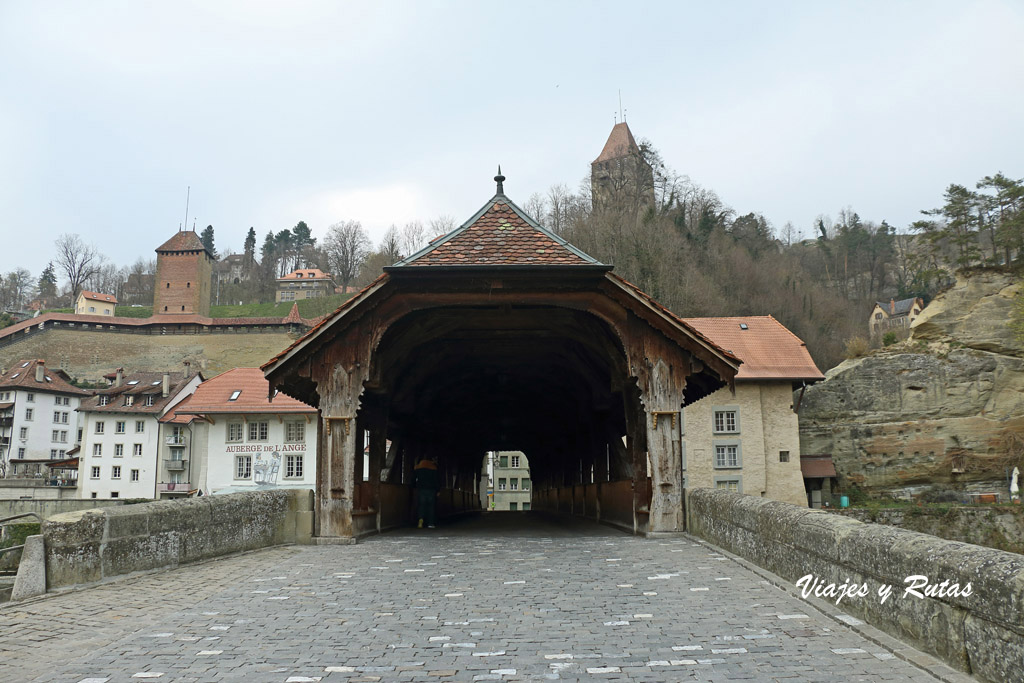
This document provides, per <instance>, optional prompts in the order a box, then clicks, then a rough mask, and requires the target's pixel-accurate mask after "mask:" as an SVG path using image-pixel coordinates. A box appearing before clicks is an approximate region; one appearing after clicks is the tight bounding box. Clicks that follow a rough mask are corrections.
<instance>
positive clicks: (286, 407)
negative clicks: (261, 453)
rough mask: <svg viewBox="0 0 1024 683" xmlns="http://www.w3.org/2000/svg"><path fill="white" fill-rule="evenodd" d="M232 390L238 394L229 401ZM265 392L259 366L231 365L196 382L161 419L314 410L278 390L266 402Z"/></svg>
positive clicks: (266, 383) (266, 392) (266, 388)
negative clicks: (240, 366)
mask: <svg viewBox="0 0 1024 683" xmlns="http://www.w3.org/2000/svg"><path fill="white" fill-rule="evenodd" d="M235 392H238V395H237V396H236V397H235V400H234V401H232V400H231V397H232V396H233V395H234V394H235ZM269 393H270V383H269V382H268V381H267V380H266V378H265V377H264V376H263V373H262V372H261V371H260V369H259V368H235V369H234V370H228V371H227V372H224V373H221V374H219V375H217V376H216V377H214V378H212V379H209V380H207V381H205V382H203V383H202V384H200V385H199V388H197V389H196V392H195V393H194V394H192V395H191V396H190V397H189V398H188V400H187V401H185V402H183V403H182V404H181V405H178V406H176V407H175V409H174V410H172V411H169V412H168V414H167V415H166V416H165V417H164V419H163V420H161V421H163V422H170V421H172V420H173V421H178V420H179V418H181V417H183V416H187V415H207V414H217V413H220V414H224V413H228V414H248V413H272V414H280V413H291V414H309V413H316V408H313V407H312V406H309V405H306V404H305V403H303V402H301V401H297V400H295V399H294V398H292V397H291V396H287V395H285V394H282V393H278V394H277V395H276V396H274V399H273V400H272V401H269V400H267V395H268V394H269ZM171 413H174V415H173V416H172V415H171Z"/></svg>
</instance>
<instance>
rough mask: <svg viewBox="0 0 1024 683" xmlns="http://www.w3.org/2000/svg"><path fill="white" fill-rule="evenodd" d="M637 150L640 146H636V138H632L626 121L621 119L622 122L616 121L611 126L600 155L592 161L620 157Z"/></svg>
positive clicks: (597, 161)
mask: <svg viewBox="0 0 1024 683" xmlns="http://www.w3.org/2000/svg"><path fill="white" fill-rule="evenodd" d="M639 151H640V147H638V146H637V144H636V140H634V139H633V133H632V132H631V131H630V130H629V126H627V125H626V122H625V121H623V122H622V123H616V124H615V127H614V128H612V132H611V135H609V136H608V142H606V143H604V149H602V150H601V155H600V156H599V157H597V158H596V159H594V163H595V164H596V163H600V162H602V161H608V160H610V159H621V158H622V157H625V156H629V155H630V154H635V153H638V152H639Z"/></svg>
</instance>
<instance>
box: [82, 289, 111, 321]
mask: <svg viewBox="0 0 1024 683" xmlns="http://www.w3.org/2000/svg"><path fill="white" fill-rule="evenodd" d="M115 306H117V297H116V296H114V295H113V294H100V293H99V292H90V291H88V290H85V289H83V290H82V292H81V293H80V294H79V295H78V299H77V300H76V301H75V313H76V314H78V315H109V316H112V315H114V307H115Z"/></svg>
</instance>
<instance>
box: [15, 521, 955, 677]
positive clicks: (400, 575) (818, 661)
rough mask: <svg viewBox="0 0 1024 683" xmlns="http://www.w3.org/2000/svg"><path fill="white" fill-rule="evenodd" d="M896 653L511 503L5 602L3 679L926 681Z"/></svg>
mask: <svg viewBox="0 0 1024 683" xmlns="http://www.w3.org/2000/svg"><path fill="white" fill-rule="evenodd" d="M528 518H529V519H528ZM880 642H886V640H885V639H884V637H883V638H882V639H881V641H880ZM889 645H890V646H896V647H897V649H898V648H900V646H899V645H898V644H897V643H895V641H889ZM897 654H898V655H899V656H897ZM897 654H894V653H893V651H891V650H889V649H885V648H884V647H882V646H880V645H879V644H877V643H876V642H873V641H872V640H868V639H867V638H865V637H864V636H863V635H861V634H860V633H858V632H856V631H854V630H852V629H851V628H849V627H847V626H846V625H844V624H842V623H840V622H838V621H836V620H834V619H832V618H829V617H827V616H825V615H824V614H822V613H820V612H818V611H817V610H816V609H815V608H814V607H813V606H811V605H809V604H808V603H806V602H804V601H802V600H800V599H799V598H797V597H794V596H793V595H791V594H790V593H789V592H787V591H786V590H783V589H782V588H780V587H778V586H776V585H773V584H772V583H771V582H769V581H767V580H766V579H765V577H764V576H762V575H761V574H759V573H755V572H752V571H750V570H749V569H747V568H745V567H744V566H743V565H742V564H741V563H739V562H738V561H736V560H735V559H732V558H731V557H728V556H726V555H723V554H721V553H720V552H719V551H717V550H715V549H714V548H712V547H709V546H706V545H702V544H699V543H697V542H696V541H694V540H692V539H690V538H688V537H680V538H671V539H667V540H656V539H641V538H635V537H631V536H626V535H623V534H620V533H618V532H616V531H612V530H608V529H606V528H604V527H599V526H596V525H589V524H586V523H582V522H572V523H564V522H559V523H555V522H549V521H544V520H542V519H539V518H533V517H529V516H527V515H522V514H519V515H515V513H512V514H504V515H502V514H492V515H486V516H484V517H483V518H482V519H479V520H475V521H469V522H462V523H459V524H455V525H453V526H448V527H442V528H439V529H436V530H423V531H407V532H401V533H392V534H385V535H383V536H380V537H375V538H371V539H369V540H367V541H365V542H363V543H360V544H358V545H354V546H292V547H283V548H272V549H268V550H264V551H260V552H256V553H251V554H247V555H242V556H235V557H230V558H226V559H222V560H218V561H215V562H209V563H206V564H201V565H194V566H190V567H185V568H182V569H178V570H174V571H167V572H161V573H157V574H151V575H148V576H142V577H136V578H132V579H127V580H122V581H118V582H114V583H109V584H104V585H99V586H96V587H93V588H89V589H86V590H82V591H77V592H73V593H68V594H63V595H56V596H49V597H46V598H43V599H40V600H36V601H34V602H29V603H22V604H21V605H9V606H6V607H5V608H3V609H0V681H4V682H7V681H30V680H35V681H62V682H63V681H71V682H73V683H101V682H109V683H117V682H120V681H135V680H144V679H153V680H159V681H161V683H162V682H163V681H242V680H245V681H249V682H260V681H274V682H278V683H300V682H305V681H318V680H324V681H438V680H440V681H446V680H458V681H472V680H505V681H514V680H609V681H611V680H629V681H675V680H699V681H719V680H736V679H745V680H758V681H762V680H763V681H775V680H785V681H804V680H813V681H826V680H827V681H834V680H865V681H921V680H935V679H934V678H933V677H932V676H931V675H930V674H929V673H928V672H927V671H925V670H924V669H922V668H919V667H918V666H917V665H915V664H914V663H913V662H917V663H918V664H920V665H921V666H925V667H927V666H932V667H934V665H935V662H934V661H933V660H930V659H929V658H927V657H924V656H923V655H920V653H916V652H915V651H913V650H906V649H903V650H899V651H898V652H897ZM908 658H909V659H910V661H906V659H908ZM934 670H935V671H939V672H941V671H946V672H947V673H948V670H945V669H944V668H943V667H934ZM945 677H946V678H947V679H948V680H956V677H955V676H954V677H952V678H950V677H949V676H945Z"/></svg>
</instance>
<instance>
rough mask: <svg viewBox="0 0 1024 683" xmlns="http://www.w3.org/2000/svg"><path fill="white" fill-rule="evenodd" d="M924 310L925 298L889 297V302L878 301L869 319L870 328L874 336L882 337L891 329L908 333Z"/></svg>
mask: <svg viewBox="0 0 1024 683" xmlns="http://www.w3.org/2000/svg"><path fill="white" fill-rule="evenodd" d="M923 310H924V299H922V298H921V297H916V298H913V299H900V300H899V301H896V300H895V299H889V303H885V302H884V301H876V302H875V307H874V308H872V309H871V317H870V318H869V319H868V329H869V330H870V332H871V336H872V337H876V336H877V337H880V336H882V335H883V334H885V333H886V332H889V331H890V330H894V331H897V332H902V333H907V332H909V331H910V326H911V325H912V324H913V323H914V321H915V320H917V316H919V315H921V311H923Z"/></svg>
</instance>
